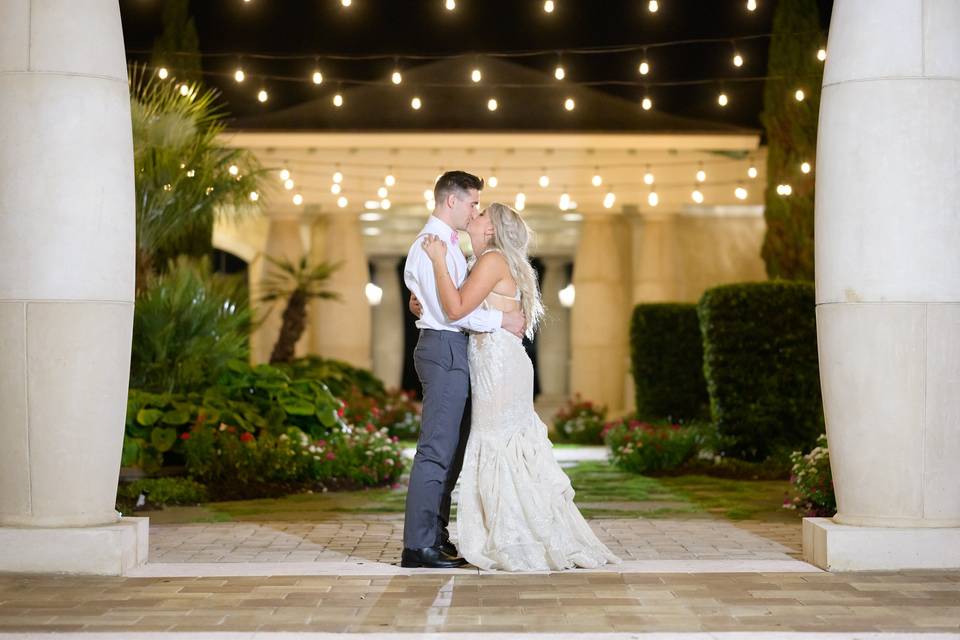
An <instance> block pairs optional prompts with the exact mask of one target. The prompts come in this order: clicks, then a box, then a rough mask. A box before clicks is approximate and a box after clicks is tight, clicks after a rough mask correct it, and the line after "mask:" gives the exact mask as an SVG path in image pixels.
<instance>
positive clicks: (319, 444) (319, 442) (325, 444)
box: [317, 440, 327, 447]
mask: <svg viewBox="0 0 960 640" xmlns="http://www.w3.org/2000/svg"><path fill="white" fill-rule="evenodd" d="M317 446H318V447H325V446H327V441H326V440H317Z"/></svg>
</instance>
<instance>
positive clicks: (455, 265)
mask: <svg viewBox="0 0 960 640" xmlns="http://www.w3.org/2000/svg"><path fill="white" fill-rule="evenodd" d="M453 233H454V231H453V229H452V228H451V227H450V225H448V224H447V223H445V222H444V221H443V220H441V219H440V218H437V217H436V216H430V219H429V220H427V224H426V226H424V227H423V229H422V230H421V231H420V234H419V235H418V236H417V239H416V240H414V241H413V245H411V247H410V251H409V252H408V253H407V261H406V263H405V264H404V265H403V281H404V283H405V284H406V285H407V288H408V289H410V291H412V292H413V295H415V296H417V299H418V300H419V301H420V305H421V306H422V307H423V315H421V316H420V319H419V320H417V326H418V327H419V328H421V329H435V330H438V331H458V332H459V331H462V330H464V329H466V330H467V331H474V332H476V333H489V332H491V331H496V330H497V329H499V328H500V324H501V323H502V322H503V312H502V311H497V310H496V309H481V308H479V307H478V308H477V309H474V310H473V311H472V312H470V313H469V314H468V315H467V316H465V317H463V318H460V319H459V320H451V319H450V318H448V317H447V315H446V314H445V313H444V312H443V305H441V304H440V296H439V295H438V293H437V281H436V278H435V277H434V275H433V262H431V260H430V256H428V255H427V252H426V251H424V250H423V237H424V236H425V235H427V234H431V235H435V236H438V237H439V238H440V240H441V241H442V242H446V243H447V271H448V272H449V273H450V278H451V279H452V280H453V282H454V284H456V285H457V288H458V289H459V288H460V287H461V286H462V285H463V281H464V280H466V279H467V259H466V258H465V257H464V256H463V251H461V250H460V245H459V244H458V243H456V242H451V240H452V236H453Z"/></svg>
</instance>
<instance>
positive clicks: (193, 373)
mask: <svg viewBox="0 0 960 640" xmlns="http://www.w3.org/2000/svg"><path fill="white" fill-rule="evenodd" d="M249 332H250V309H249V307H248V304H247V298H246V292H245V289H244V285H243V284H242V283H240V282H239V281H238V280H236V279H235V278H232V277H229V276H220V275H214V274H212V273H211V271H210V263H209V261H208V260H202V261H199V262H191V261H189V260H187V259H185V258H181V259H178V260H176V261H174V262H171V263H170V266H169V269H168V270H167V272H166V273H163V274H161V275H159V276H153V277H151V278H150V279H149V280H148V284H147V288H146V290H145V291H143V292H142V293H141V294H140V295H139V296H138V297H137V304H136V306H135V308H134V315H133V345H132V355H131V361H130V386H131V387H134V388H137V389H145V390H148V391H154V392H158V393H159V392H188V391H200V390H202V389H204V388H206V387H208V386H209V385H211V384H213V383H214V382H215V381H216V380H217V378H218V377H219V376H220V375H221V373H222V372H223V371H225V370H226V368H227V365H228V363H229V362H230V361H232V360H246V359H247V358H248V357H249V351H250V350H249V340H248V335H249Z"/></svg>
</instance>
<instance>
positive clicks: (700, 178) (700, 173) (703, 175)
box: [697, 163, 707, 182]
mask: <svg viewBox="0 0 960 640" xmlns="http://www.w3.org/2000/svg"><path fill="white" fill-rule="evenodd" d="M706 179H707V172H706V171H704V170H703V163H700V168H699V169H697V182H705V181H706Z"/></svg>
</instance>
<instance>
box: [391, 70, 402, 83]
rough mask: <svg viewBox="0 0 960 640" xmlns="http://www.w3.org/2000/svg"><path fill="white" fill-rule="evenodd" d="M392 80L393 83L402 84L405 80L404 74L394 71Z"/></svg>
mask: <svg viewBox="0 0 960 640" xmlns="http://www.w3.org/2000/svg"><path fill="white" fill-rule="evenodd" d="M390 82H392V83H393V84H400V83H401V82H403V76H401V75H400V72H399V71H394V72H393V75H391V76H390Z"/></svg>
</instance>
